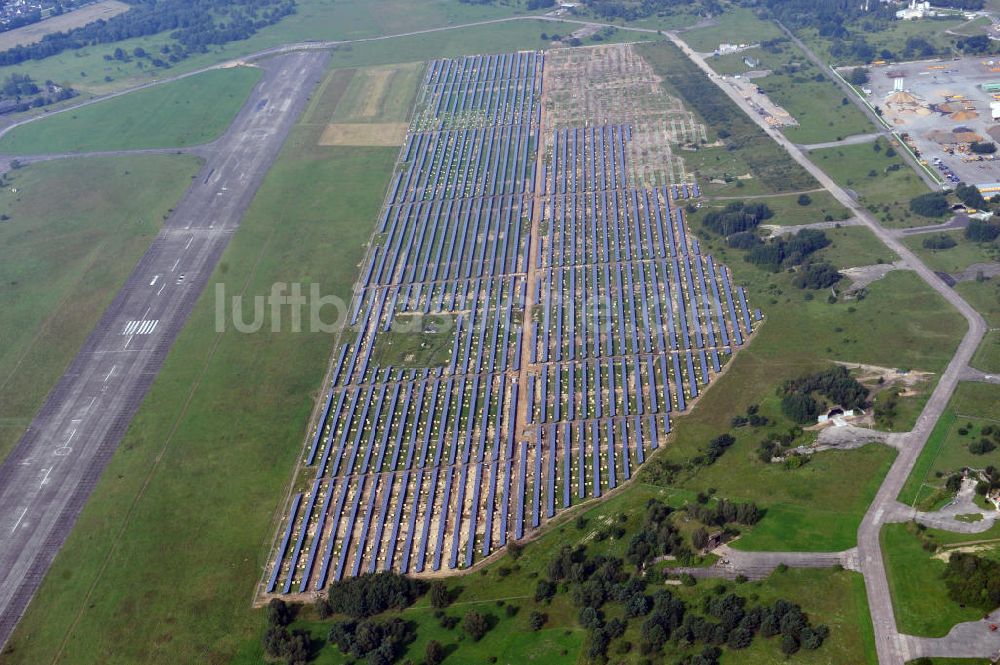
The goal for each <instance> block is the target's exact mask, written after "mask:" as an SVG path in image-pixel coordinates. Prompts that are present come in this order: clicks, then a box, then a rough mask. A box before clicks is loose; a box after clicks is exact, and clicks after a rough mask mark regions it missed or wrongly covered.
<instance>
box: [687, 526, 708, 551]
mask: <svg viewBox="0 0 1000 665" xmlns="http://www.w3.org/2000/svg"><path fill="white" fill-rule="evenodd" d="M691 544H692V545H694V548H695V549H696V550H703V549H705V546H706V545H708V531H706V530H705V527H701V526H700V527H698V528H697V529H695V530H694V532H693V533H692V534H691Z"/></svg>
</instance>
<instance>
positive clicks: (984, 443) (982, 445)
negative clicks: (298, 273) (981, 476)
mask: <svg viewBox="0 0 1000 665" xmlns="http://www.w3.org/2000/svg"><path fill="white" fill-rule="evenodd" d="M992 450H996V444H994V443H993V442H992V441H990V440H989V439H979V441H973V442H972V443H970V444H969V452H970V453H972V454H973V455H985V454H986V453H988V452H990V451H992Z"/></svg>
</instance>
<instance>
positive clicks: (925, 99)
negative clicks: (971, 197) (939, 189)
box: [866, 58, 1000, 185]
mask: <svg viewBox="0 0 1000 665" xmlns="http://www.w3.org/2000/svg"><path fill="white" fill-rule="evenodd" d="M869 73H870V81H869V83H868V84H867V86H866V88H867V89H868V90H870V93H869V94H868V98H869V100H870V101H871V103H872V104H874V105H875V106H877V107H878V108H879V109H881V111H882V114H883V117H884V118H885V119H886V120H887V121H888V122H889V123H890V124H891V125H892V126H893V127H894V128H895V129H896V130H897V131H898V132H900V133H906V134H907V135H908V141H909V142H910V145H911V147H913V148H915V150H916V151H917V152H918V153H919V155H920V157H921V158H922V159H923V160H926V161H927V163H928V164H929V165H930V166H931V167H932V168H934V169H935V170H936V171H937V172H938V173H939V174H940V175H941V177H942V178H943V179H944V180H945V181H946V182H948V183H949V184H952V185H954V184H955V183H958V182H968V183H971V184H984V183H992V182H997V181H1000V155H998V154H996V153H994V154H985V155H978V154H974V153H973V152H972V151H971V150H970V144H972V143H973V142H981V143H988V142H996V141H997V140H998V139H1000V124H998V123H996V122H994V121H993V119H992V115H991V110H990V103H991V102H994V101H997V98H994V93H992V92H989V91H985V90H983V88H982V86H983V85H984V84H989V83H1000V59H997V60H991V59H989V58H962V59H958V60H925V61H919V62H908V63H891V64H888V65H880V66H873V67H871V68H870V70H869ZM996 94H1000V91H997V93H996Z"/></svg>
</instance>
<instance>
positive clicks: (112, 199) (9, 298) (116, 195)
mask: <svg viewBox="0 0 1000 665" xmlns="http://www.w3.org/2000/svg"><path fill="white" fill-rule="evenodd" d="M198 168H199V160H197V159H196V158H194V157H187V156H174V155H169V156H149V157H127V158H120V159H108V158H92V159H68V160H61V161H54V162H48V163H39V164H34V165H31V166H27V167H24V168H22V169H20V170H16V171H13V172H11V175H9V176H8V178H7V181H6V187H4V188H3V189H2V191H0V213H2V214H3V215H5V216H8V217H9V219H8V220H7V221H3V222H0V310H2V311H3V313H4V315H3V316H2V317H0V459H3V458H4V457H6V455H7V453H8V452H10V449H11V448H12V447H13V446H14V444H15V443H16V442H17V439H18V438H20V436H21V434H22V433H23V431H24V429H25V427H27V425H28V423H29V422H30V421H31V419H32V418H33V417H34V415H35V413H36V411H37V410H38V408H39V407H40V406H41V404H42V401H43V400H44V399H45V396H46V395H47V394H48V392H49V390H51V389H52V387H53V386H54V385H55V383H56V381H57V380H58V379H59V377H60V376H61V375H62V373H63V371H64V370H65V368H66V366H67V365H68V364H69V363H70V361H71V360H72V359H73V356H74V355H75V354H76V352H77V350H78V349H79V347H80V345H81V344H82V343H83V341H84V339H85V338H86V336H87V335H88V334H89V333H90V331H91V330H92V329H93V327H94V326H95V325H96V324H97V321H98V319H99V318H100V316H101V314H102V313H103V312H104V309H105V308H106V307H107V305H108V304H109V303H110V302H111V300H112V298H113V297H114V295H115V293H117V291H118V289H119V288H121V285H122V284H123V283H124V282H125V279H126V277H127V276H128V275H129V273H130V272H131V271H132V268H133V266H134V265H135V263H136V262H137V261H138V260H139V257H140V256H142V254H143V252H145V251H146V248H147V247H148V246H149V243H150V242H151V241H152V239H153V237H154V236H155V235H156V233H157V231H159V228H160V225H161V224H162V222H163V218H164V217H165V216H166V215H167V213H168V211H169V210H170V208H171V206H173V205H174V204H175V203H176V202H177V201H178V200H179V199H180V197H181V195H182V194H183V192H184V190H186V189H187V187H188V186H189V185H190V182H191V178H192V177H193V176H194V174H195V173H196V172H197V170H198ZM13 189H16V190H17V191H16V193H15V192H13V191H12V190H13ZM68 210H72V214H67V211H68Z"/></svg>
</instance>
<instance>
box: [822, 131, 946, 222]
mask: <svg viewBox="0 0 1000 665" xmlns="http://www.w3.org/2000/svg"><path fill="white" fill-rule="evenodd" d="M876 146H877V147H878V150H877V151H876ZM889 147H890V146H889V144H888V143H887V142H886V141H885V140H884V139H879V140H878V141H876V142H874V143H864V144H860V145H851V146H841V147H838V148H825V149H823V150H814V151H813V152H812V153H811V156H812V160H813V162H815V163H816V165H817V166H819V167H820V168H822V169H823V170H824V171H826V173H827V174H828V175H829V176H830V177H831V178H833V179H834V180H836V181H837V184H839V185H841V186H842V187H845V188H847V189H849V190H851V191H853V192H856V193H857V195H858V198H859V200H860V202H861V203H862V204H863V205H864V206H865V207H866V208H868V210H870V211H871V212H872V213H873V214H874V215H875V216H876V217H878V218H879V221H881V222H882V224H884V225H885V226H888V227H890V228H900V227H911V226H923V225H926V224H933V223H935V222H938V221H942V220H936V219H928V218H926V217H923V216H922V215H917V214H915V213H912V212H910V208H909V203H910V199H911V198H913V197H914V196H919V195H920V194H926V193H927V192H929V191H930V190H929V189H928V188H927V185H925V184H924V182H923V181H922V180H921V179H920V178H919V177H918V176H917V174H916V173H914V172H913V169H912V168H910V166H909V165H908V164H907V163H906V162H904V161H903V158H902V157H900V156H899V155H898V154H897V155H894V156H891V157H889V156H887V155H888V148H889Z"/></svg>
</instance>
